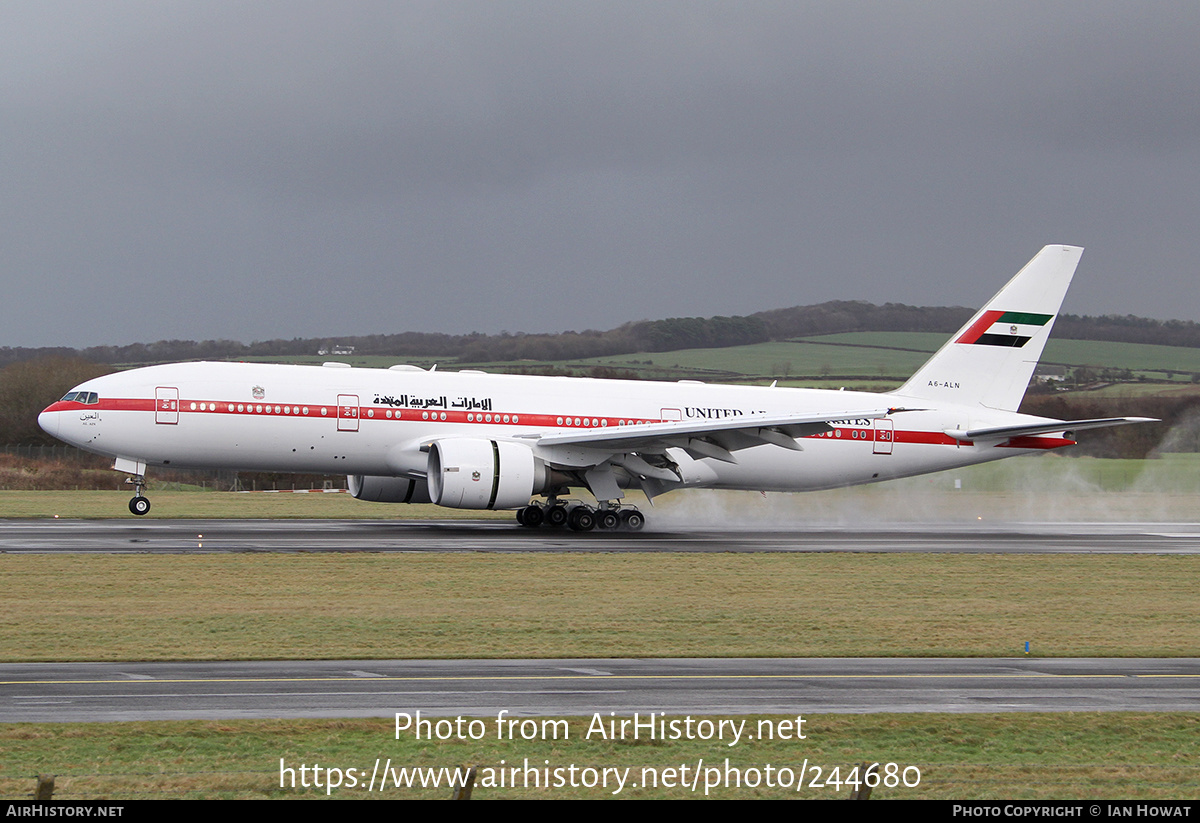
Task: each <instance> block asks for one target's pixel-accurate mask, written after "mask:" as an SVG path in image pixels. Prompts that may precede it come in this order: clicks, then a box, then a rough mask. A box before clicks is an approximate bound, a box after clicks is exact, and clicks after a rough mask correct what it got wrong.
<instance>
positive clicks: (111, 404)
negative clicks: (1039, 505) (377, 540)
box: [45, 312, 1075, 449]
mask: <svg viewBox="0 0 1200 823" xmlns="http://www.w3.org/2000/svg"><path fill="white" fill-rule="evenodd" d="M997 314H999V313H998V312H997ZM965 336H966V335H964V337H965ZM193 404H194V405H195V407H196V408H192V406H193ZM202 407H203V408H202ZM239 408H240V411H239ZM345 408H354V407H344V406H338V405H335V404H333V403H326V404H325V405H307V406H306V405H305V404H303V403H286V404H284V403H280V404H278V405H276V404H275V403H271V404H267V403H257V402H255V403H246V402H245V401H243V402H241V403H230V402H228V401H222V402H216V401H211V400H180V401H179V408H178V412H179V414H181V415H193V414H194V415H208V414H226V415H234V416H238V417H272V418H277V419H278V418H289V417H290V418H296V419H302V420H329V421H334V420H337V419H338V417H339V414H340V413H341V412H342V410H343V409H345ZM97 409H99V410H101V411H144V412H153V411H155V410H156V405H155V401H154V400H152V399H140V398H124V399H118V398H101V400H100V402H98V403H92V404H85V403H76V402H74V401H69V402H63V401H61V400H60V401H57V402H55V403H52V404H51V405H49V406H47V407H46V409H45V411H47V412H71V411H89V410H90V411H95V410H97ZM277 409H278V411H277ZM284 409H287V411H286V412H285V411H284ZM389 411H390V412H391V417H388V416H387V413H388V412H389ZM372 413H373V414H372ZM357 414H358V417H357V419H358V420H359V421H371V422H379V423H388V422H393V421H395V422H423V423H471V424H479V425H484V426H495V425H501V426H503V425H508V426H520V427H536V428H553V429H559V430H562V429H606V428H610V427H620V426H622V425H625V426H629V425H637V424H641V423H663V422H668V421H663V420H654V419H650V418H645V417H626V418H622V417H590V416H589V417H584V416H583V415H578V416H576V415H570V416H567V415H557V414H530V413H523V414H522V413H517V414H513V413H511V412H510V413H508V414H505V413H503V412H501V413H496V412H477V411H472V412H465V411H441V410H437V411H431V410H429V409H387V408H378V407H375V406H359V407H358V408H357ZM443 415H444V416H443ZM468 415H470V419H468ZM489 415H490V417H491V419H490V420H488V419H487V417H488V416H489ZM506 417H507V418H508V419H507V420H505V418H506ZM345 419H355V418H353V417H351V416H347V417H346V418H345ZM577 420H578V421H579V422H578V423H576V422H575V421H577ZM560 421H561V422H560ZM855 432H857V433H858V436H857V437H855V436H854V435H855ZM891 434H892V440H893V442H895V443H909V444H918V445H926V446H955V447H958V446H971V445H974V444H973V443H972V442H971V441H969V440H955V439H954V438H953V437H950V436H949V435H947V434H945V433H943V432H932V431H915V430H903V429H896V430H895V431H893V432H892V433H891ZM876 436H877V435H876V430H875V429H873V428H864V427H858V426H846V427H842V426H839V427H836V428H834V429H832V430H831V431H828V432H822V433H820V434H810V435H806V436H805V438H804V439H810V438H824V439H833V440H840V441H845V442H851V443H864V442H875V438H876ZM1073 445H1075V441H1074V440H1067V439H1065V438H1061V437H1053V438H1051V437H1038V436H1028V437H1013V438H1010V439H1009V440H1007V441H1005V442H1004V443H1000V444H998V447H1000V448H1012V449H1057V448H1060V447H1062V446H1073Z"/></svg>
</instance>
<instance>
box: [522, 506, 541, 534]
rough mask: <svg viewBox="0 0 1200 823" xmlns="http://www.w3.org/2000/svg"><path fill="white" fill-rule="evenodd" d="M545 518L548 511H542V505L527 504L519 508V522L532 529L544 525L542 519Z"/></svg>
mask: <svg viewBox="0 0 1200 823" xmlns="http://www.w3.org/2000/svg"><path fill="white" fill-rule="evenodd" d="M545 519H546V513H545V512H543V511H542V507H541V506H526V507H525V508H523V509H518V510H517V522H518V523H520V524H521V525H522V526H528V527H529V528H531V529H536V528H537V527H538V526H540V525H542V521H543V520H545Z"/></svg>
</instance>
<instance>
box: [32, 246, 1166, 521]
mask: <svg viewBox="0 0 1200 823" xmlns="http://www.w3.org/2000/svg"><path fill="white" fill-rule="evenodd" d="M1082 253H1083V249H1082V248H1079V247H1076V246H1064V245H1051V246H1046V247H1045V248H1043V249H1042V250H1041V251H1040V252H1038V254H1037V255H1036V256H1035V257H1034V258H1033V259H1032V260H1031V261H1030V262H1029V263H1028V264H1027V265H1026V266H1025V267H1024V268H1022V269H1021V270H1020V271H1019V272H1018V273H1017V275H1016V276H1015V277H1013V278H1012V280H1010V281H1009V283H1008V284H1007V285H1005V286H1004V288H1002V289H1001V290H1000V291H999V292H998V293H997V294H996V295H995V297H993V298H992V299H991V300H990V301H989V302H988V303H987V304H986V305H985V306H984V307H983V308H982V309H980V310H979V311H978V312H977V313H976V314H975V316H974V317H972V318H971V319H970V321H968V322H967V324H966V325H965V326H963V327H962V328H961V329H960V330H959V331H958V332H956V333H955V334H954V336H953V337H951V338H950V339H949V340H948V341H947V342H946V343H945V345H943V346H942V347H941V349H939V350H938V351H937V352H936V353H935V354H934V355H933V356H932V357H931V358H930V359H929V361H928V362H926V363H925V365H923V366H922V367H921V368H920V369H919V370H918V371H917V372H916V374H914V375H913V376H912V378H911V379H909V380H908V382H907V383H905V384H904V385H903V386H901V387H900V388H898V389H896V390H894V391H891V392H886V393H868V392H857V391H831V390H823V389H799V388H784V387H779V386H776V385H774V384H772V385H771V386H732V385H713V384H705V383H700V382H697V381H693V380H681V381H679V382H674V383H671V382H642V381H631V380H603V379H594V378H586V377H540V376H526V375H505V374H486V373H483V372H480V371H477V370H473V369H467V370H462V371H457V372H447V371H438V370H437V367H436V366H434V367H433V368H431V369H429V370H424V369H421V368H419V367H416V366H412V365H397V366H393V367H391V368H390V369H367V368H351V367H350V366H349V365H347V364H344V363H336V362H327V363H325V364H324V365H322V366H298V365H282V364H265V363H235V362H191V363H175V364H169V365H159V366H149V367H145V368H138V369H131V370H128V371H123V372H118V373H116V374H110V375H107V376H104V377H99V378H95V379H93V380H88V381H87V382H85V383H82V384H80V385H79V386H76V387H75V388H74V389H72V390H71V391H69V392H68V393H67V394H66V395H65V396H64V397H63V398H62V399H61V400H59V401H58V402H56V403H53V404H52V405H50V406H49V407H47V408H46V410H45V411H43V412H42V413H41V414H40V415H39V417H38V423H39V424H40V425H41V427H42V428H43V429H44V430H45V431H46V432H48V433H49V434H51V435H53V436H54V437H57V438H58V439H60V440H63V441H65V442H67V443H70V444H72V445H74V446H78V447H79V448H81V449H85V450H87V451H91V452H96V453H98V454H103V455H107V456H110V457H112V458H114V462H113V468H114V469H115V470H117V471H119V472H124V473H126V474H128V475H129V476H130V477H129V481H128V482H130V483H132V484H133V487H134V496H133V498H132V499H131V500H130V501H129V510H130V512H132V513H133V514H135V515H144V514H146V513H147V512H148V511H149V510H150V501H149V499H148V498H147V497H146V496H145V494H144V490H145V487H146V472H147V469H148V468H149V467H151V466H162V467H170V468H179V467H183V468H207V469H236V470H243V471H271V472H311V473H316V474H331V473H337V474H343V473H344V474H346V475H347V478H348V483H347V485H348V487H349V490H350V492H351V493H352V494H353V496H354V497H355V498H358V499H360V500H367V501H376V502H388V503H429V502H432V503H436V504H438V505H440V506H446V507H449V508H458V509H512V510H516V519H517V521H518V522H519V523H520V524H522V525H524V526H527V527H538V526H541V525H543V524H546V525H550V526H567V527H569V528H571V529H574V530H576V531H590V530H591V529H594V528H600V529H617V528H623V529H627V530H638V529H641V528H642V527H643V525H644V524H645V516H644V515H643V514H642V512H641V511H640V510H639V509H638V508H637V507H636V506H633V505H630V504H629V503H628V501H627V500H626V498H625V490H627V489H641V491H642V492H643V493H644V494H645V495H646V497H647V499H648V500H649V501H651V503H652V502H653V499H654V498H655V497H657V496H659V495H662V494H665V493H667V492H671V491H675V490H680V489H696V488H700V489H742V490H755V491H763V492H767V491H778V492H797V491H808V490H816V489H829V488H835V487H841V486H852V485H857V484H861V483H873V482H879V481H883V480H890V479H894V478H899V477H908V476H912V475H919V474H925V473H928V472H936V471H942V470H945V469H951V468H957V467H961V466H967V465H971V464H975V463H983V462H987V461H991V460H998V459H1000V458H1004V457H1010V456H1014V455H1019V454H1030V453H1034V452H1041V451H1047V450H1051V449H1057V448H1061V447H1064V446H1070V445H1074V443H1075V442H1076V441H1075V433H1076V432H1079V431H1083V430H1087V429H1098V428H1104V427H1108V426H1119V425H1124V424H1129V423H1140V422H1153V421H1152V419H1151V418H1141V417H1112V418H1097V419H1091V420H1072V421H1065V420H1054V419H1050V418H1044V417H1035V416H1031V415H1026V414H1020V413H1018V412H1017V409H1018V407H1019V406H1020V403H1021V400H1022V398H1023V397H1024V394H1025V389H1026V387H1027V386H1028V384H1029V380H1030V377H1031V376H1032V374H1033V371H1034V368H1035V367H1036V366H1037V361H1038V359H1039V357H1040V356H1041V354H1042V349H1043V348H1044V346H1045V344H1046V340H1047V338H1048V337H1049V336H1050V330H1051V328H1052V327H1053V325H1054V320H1055V317H1056V316H1057V314H1058V311H1059V308H1060V306H1061V304H1062V300H1063V297H1064V296H1065V294H1066V290H1067V287H1068V286H1069V285H1070V282H1071V279H1072V277H1073V276H1074V273H1075V269H1076V267H1077V265H1078V263H1079V260H1080V256H1081V255H1082ZM573 489H577V490H582V489H586V490H587V491H588V492H590V493H591V495H592V496H593V497H594V498H595V500H596V503H595V505H592V504H590V503H586V502H583V501H578V500H576V501H571V500H569V499H568V495H569V494H570V493H571V490H573Z"/></svg>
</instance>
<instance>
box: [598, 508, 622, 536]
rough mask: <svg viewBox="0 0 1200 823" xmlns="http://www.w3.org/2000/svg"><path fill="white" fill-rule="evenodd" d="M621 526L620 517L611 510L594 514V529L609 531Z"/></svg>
mask: <svg viewBox="0 0 1200 823" xmlns="http://www.w3.org/2000/svg"><path fill="white" fill-rule="evenodd" d="M620 525H621V515H619V514H617V513H616V512H615V511H613V510H612V509H604V510H603V511H598V512H596V528H597V529H604V530H605V531H611V530H612V529H615V528H617V527H619V526H620Z"/></svg>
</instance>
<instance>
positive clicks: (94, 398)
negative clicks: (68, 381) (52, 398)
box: [60, 391, 100, 406]
mask: <svg viewBox="0 0 1200 823" xmlns="http://www.w3.org/2000/svg"><path fill="white" fill-rule="evenodd" d="M71 401H74V402H76V403H84V404H87V405H89V406H91V405H94V404H96V403H99V402H100V395H99V394H97V393H96V392H94V391H69V392H67V393H66V394H64V395H63V398H62V400H61V401H60V402H62V403H70V402H71Z"/></svg>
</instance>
